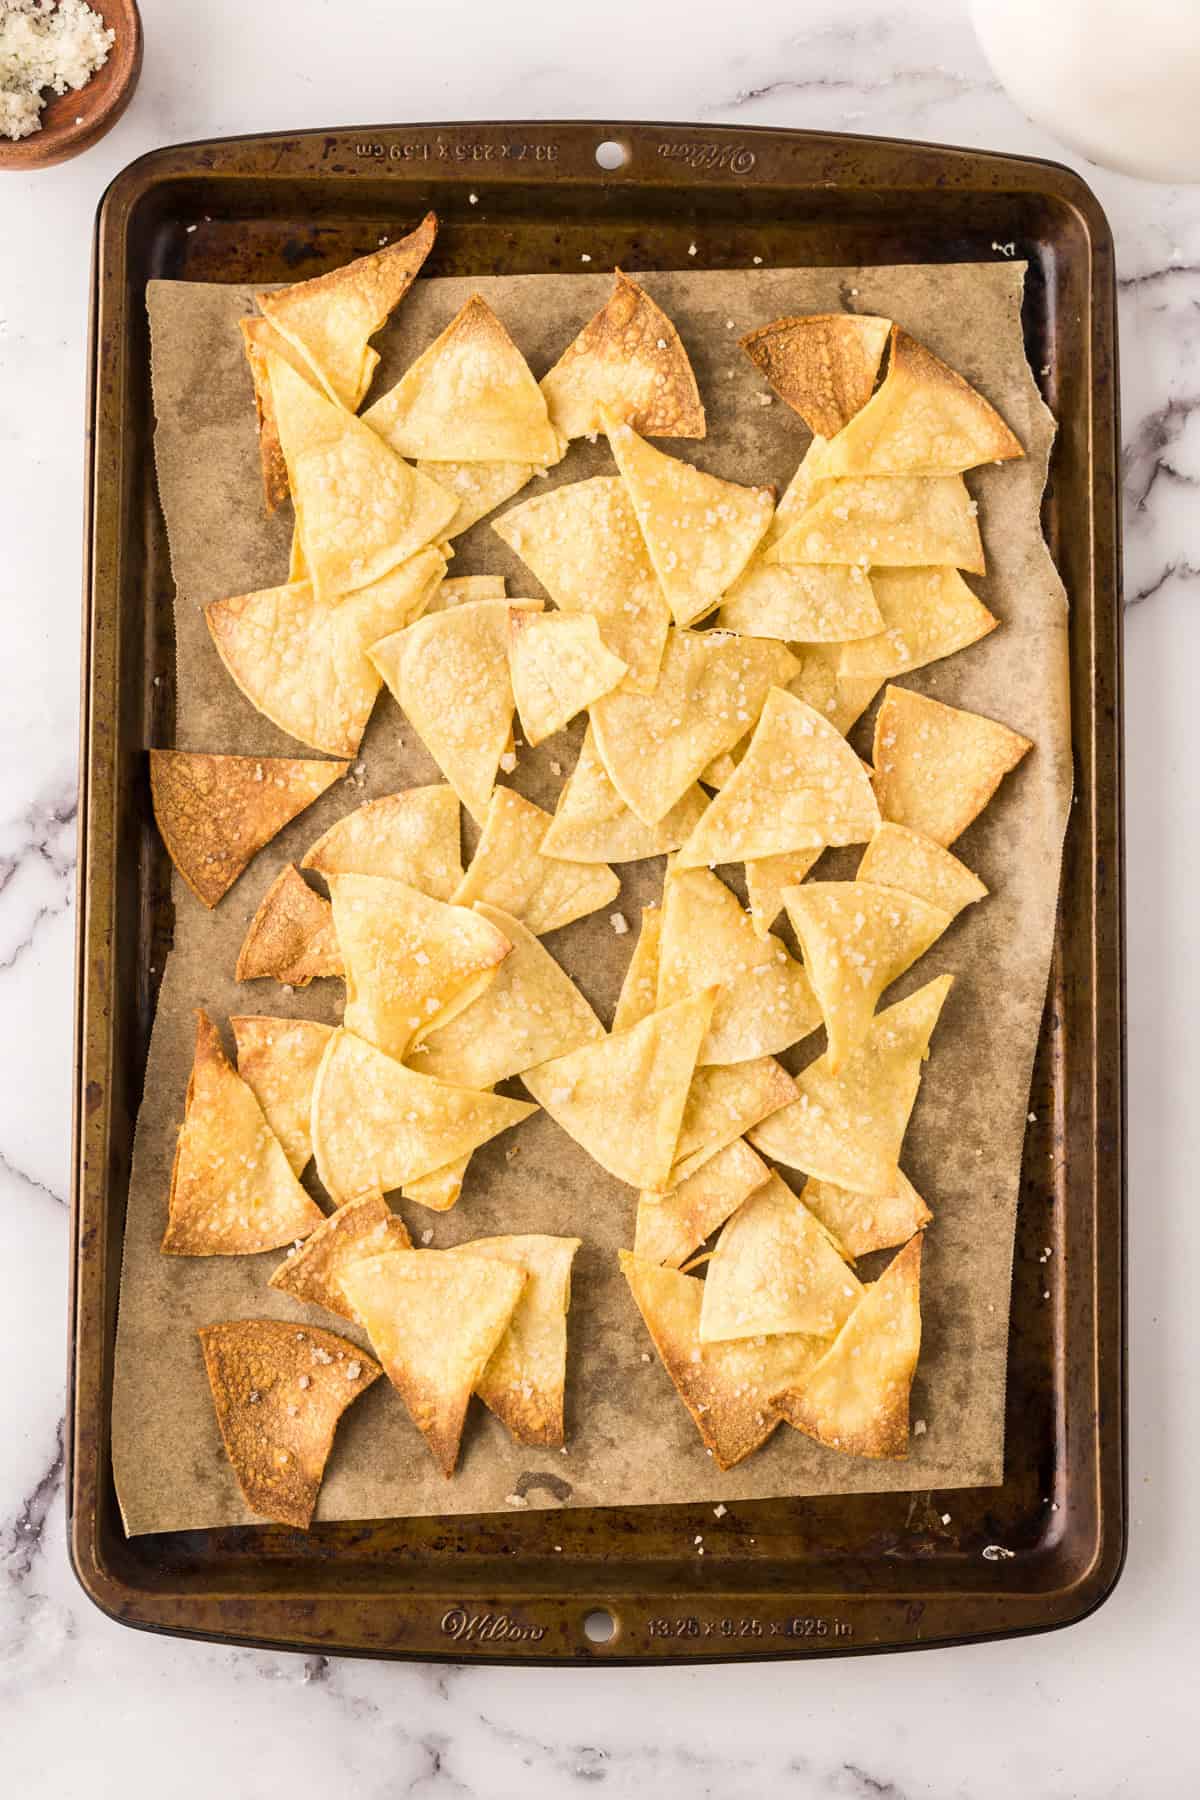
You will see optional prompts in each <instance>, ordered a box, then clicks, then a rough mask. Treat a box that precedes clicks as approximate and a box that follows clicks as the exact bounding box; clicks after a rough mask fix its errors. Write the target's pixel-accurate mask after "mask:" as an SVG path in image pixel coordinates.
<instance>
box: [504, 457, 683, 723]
mask: <svg viewBox="0 0 1200 1800" xmlns="http://www.w3.org/2000/svg"><path fill="white" fill-rule="evenodd" d="M492 530H493V531H494V532H495V533H496V535H497V537H498V538H500V540H501V541H502V542H503V543H505V544H507V545H508V547H509V549H510V550H512V551H514V552H515V554H516V555H517V556H519V557H520V558H521V561H522V562H523V563H525V564H526V565H527V566H528V567H529V568H530V569H531V570H532V571H533V573H534V575H535V576H536V577H537V579H538V580H539V581H540V582H541V584H542V586H543V587H544V588H545V590H546V592H547V593H548V594H549V596H550V598H551V599H552V600H553V601H554V604H555V605H556V606H558V607H561V608H562V610H563V612H569V613H579V612H583V613H590V614H591V615H592V616H593V618H594V619H595V620H596V623H597V624H598V625H599V627H600V636H601V637H602V638H603V639H604V642H605V644H606V646H607V647H608V649H609V650H611V651H612V653H613V655H614V656H619V657H620V658H621V661H622V662H623V663H625V664H626V665H627V666H628V669H629V673H628V675H627V676H626V677H625V685H626V686H627V687H628V688H631V689H632V690H633V691H635V692H636V693H641V694H648V693H650V692H651V691H652V690H653V688H654V685H655V682H656V681H657V680H658V671H659V665H660V663H661V662H662V656H663V649H664V646H665V644H666V641H667V627H668V625H669V624H670V622H671V609H670V607H669V606H668V605H667V600H666V596H665V595H664V593H663V591H662V589H661V588H660V586H659V585H658V577H657V576H656V575H655V573H654V570H653V568H652V567H651V564H650V559H649V557H648V556H647V554H646V546H645V544H644V543H643V542H642V534H641V532H640V530H639V529H638V522H637V514H636V513H635V512H634V510H633V506H632V504H631V502H630V499H629V495H628V494H627V493H626V491H625V484H624V482H623V481H622V480H621V478H620V476H618V475H597V476H595V477H593V479H592V480H590V481H576V482H573V483H571V484H570V485H569V486H565V487H557V488H553V489H552V490H551V492H550V493H548V494H538V495H536V496H535V497H534V499H532V500H526V501H525V502H524V503H523V504H522V505H520V506H514V507H513V508H512V510H511V512H506V513H504V514H502V515H501V517H500V518H498V519H496V520H494V521H493V524H492Z"/></svg>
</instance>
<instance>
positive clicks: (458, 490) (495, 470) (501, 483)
mask: <svg viewBox="0 0 1200 1800" xmlns="http://www.w3.org/2000/svg"><path fill="white" fill-rule="evenodd" d="M417 468H418V470H419V471H420V473H421V474H422V475H428V477H429V479H430V481H436V483H437V485H438V486H439V487H440V488H441V489H442V491H443V493H447V494H451V495H453V497H454V499H456V500H457V501H458V511H457V512H456V513H455V515H454V517H453V518H452V519H451V521H450V523H449V524H448V525H447V526H445V527H444V535H445V536H446V537H448V538H456V537H461V536H462V534H463V532H464V531H469V530H470V529H471V526H472V525H477V524H478V523H479V521H480V519H486V518H487V515H488V514H489V513H490V512H495V510H496V508H497V507H498V506H503V504H504V502H505V501H506V500H511V499H512V497H513V495H514V494H519V493H520V491H521V489H522V488H523V487H524V486H525V485H526V483H527V482H530V481H532V480H533V478H534V476H535V475H536V474H537V473H538V469H537V465H536V464H535V463H528V462H433V461H432V460H431V459H430V458H429V457H427V456H421V457H418V458H417ZM478 579H479V580H480V581H490V580H491V579H492V577H491V576H490V575H481V576H479V577H478ZM500 592H501V593H502V594H503V592H504V586H503V583H502V584H501V587H500ZM478 598H480V599H491V598H494V596H492V595H482V594H481V595H479V596H478Z"/></svg>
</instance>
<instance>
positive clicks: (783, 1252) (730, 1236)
mask: <svg viewBox="0 0 1200 1800" xmlns="http://www.w3.org/2000/svg"><path fill="white" fill-rule="evenodd" d="M862 1291H863V1290H862V1283H861V1282H860V1281H859V1280H858V1277H857V1276H856V1275H855V1274H854V1272H853V1270H851V1269H849V1268H847V1266H846V1263H845V1261H844V1260H843V1258H842V1256H841V1255H840V1254H839V1252H838V1251H837V1250H836V1249H835V1248H834V1246H833V1245H832V1244H831V1243H830V1241H829V1234H828V1233H827V1232H826V1230H825V1227H824V1226H823V1225H822V1224H821V1223H820V1221H819V1220H818V1219H816V1218H814V1216H813V1214H812V1213H810V1212H809V1210H808V1208H807V1206H805V1204H804V1202H803V1200H801V1199H800V1197H799V1195H797V1194H793V1192H792V1190H791V1188H789V1187H787V1186H786V1185H785V1184H784V1182H783V1181H781V1179H780V1178H779V1176H778V1175H772V1176H771V1177H770V1179H769V1180H768V1181H767V1182H766V1183H765V1184H764V1185H763V1186H762V1187H760V1188H758V1189H757V1190H756V1192H755V1193H753V1194H752V1195H751V1196H750V1198H749V1199H748V1200H747V1201H746V1202H745V1203H744V1204H743V1205H742V1206H740V1207H739V1208H738V1210H737V1212H735V1213H734V1215H733V1217H732V1218H731V1219H730V1221H729V1223H728V1224H727V1225H726V1227H725V1229H724V1230H723V1231H722V1233H721V1235H720V1237H719V1239H718V1240H717V1248H716V1251H715V1253H714V1255H713V1258H712V1260H711V1262H710V1263H709V1265H708V1275H707V1278H706V1280H705V1283H704V1302H703V1305H702V1307H701V1309H700V1338H701V1342H703V1343H706V1344H713V1343H721V1342H724V1341H726V1340H728V1339H729V1338H748V1337H773V1336H777V1335H779V1334H781V1333H784V1332H803V1333H804V1334H805V1335H806V1336H808V1337H833V1336H834V1335H835V1333H836V1332H837V1331H839V1330H840V1329H841V1327H842V1325H843V1324H844V1323H845V1321H846V1319H848V1318H849V1316H850V1314H851V1313H852V1312H853V1310H854V1307H855V1305H856V1303H857V1301H858V1300H859V1298H860V1296H861V1294H862Z"/></svg>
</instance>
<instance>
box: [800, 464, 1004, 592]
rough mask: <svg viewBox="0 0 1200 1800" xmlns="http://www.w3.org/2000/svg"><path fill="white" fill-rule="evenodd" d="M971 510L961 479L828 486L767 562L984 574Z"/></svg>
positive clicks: (851, 480) (887, 479)
mask: <svg viewBox="0 0 1200 1800" xmlns="http://www.w3.org/2000/svg"><path fill="white" fill-rule="evenodd" d="M976 512H977V507H976V503H975V501H974V500H972V498H971V496H970V494H969V493H968V492H967V484H966V482H965V481H964V480H963V478H962V476H961V475H934V476H929V477H923V476H920V475H864V476H858V477H856V476H849V477H847V478H846V479H845V480H843V481H836V482H833V483H832V484H831V485H830V486H829V487H828V488H827V489H826V490H825V491H824V493H822V495H821V497H820V499H819V500H816V501H815V502H814V503H813V505H812V506H810V507H809V509H808V511H807V512H806V513H804V514H803V515H802V517H801V518H799V519H797V521H796V523H795V524H794V525H793V526H792V528H791V530H790V531H787V532H785V533H784V535H783V537H781V538H779V539H777V540H776V542H775V543H773V544H772V545H771V548H770V549H769V550H768V551H766V552H765V555H764V561H765V562H767V563H858V564H859V565H860V567H862V568H864V569H865V568H868V567H870V568H875V567H878V568H917V567H924V566H927V565H932V564H934V563H945V564H947V565H948V566H949V567H951V568H955V569H967V570H969V571H970V573H971V574H973V575H982V574H984V573H985V569H986V565H985V563H984V557H983V540H982V539H981V537H980V535H979V524H978V521H977V519H976V516H975V515H976Z"/></svg>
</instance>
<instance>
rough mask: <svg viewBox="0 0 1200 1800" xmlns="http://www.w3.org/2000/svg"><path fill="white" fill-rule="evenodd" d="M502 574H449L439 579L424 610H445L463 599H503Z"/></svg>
mask: <svg viewBox="0 0 1200 1800" xmlns="http://www.w3.org/2000/svg"><path fill="white" fill-rule="evenodd" d="M504 593H505V586H504V577H503V575H451V576H450V577H449V579H448V580H446V581H439V582H438V585H437V587H436V588H435V589H434V593H433V598H432V600H431V601H430V602H429V605H428V606H427V607H426V609H425V610H426V612H445V611H446V609H447V607H450V606H461V605H462V604H463V601H464V600H503V598H504Z"/></svg>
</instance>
